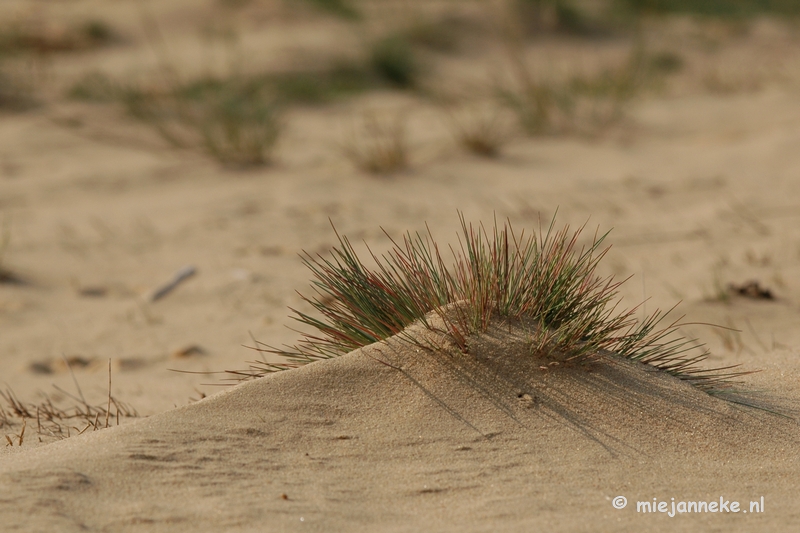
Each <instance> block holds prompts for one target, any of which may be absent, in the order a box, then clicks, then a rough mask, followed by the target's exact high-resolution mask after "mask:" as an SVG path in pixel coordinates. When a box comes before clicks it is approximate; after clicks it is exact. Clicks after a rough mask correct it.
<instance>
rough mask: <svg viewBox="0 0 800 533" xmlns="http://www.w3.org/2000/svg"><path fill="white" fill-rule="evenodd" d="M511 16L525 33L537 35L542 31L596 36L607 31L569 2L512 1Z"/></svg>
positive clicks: (558, 0) (567, 0)
mask: <svg viewBox="0 0 800 533" xmlns="http://www.w3.org/2000/svg"><path fill="white" fill-rule="evenodd" d="M512 4H514V5H513V6H512V7H513V15H514V16H515V17H516V18H517V19H518V21H519V23H520V24H521V25H522V26H523V30H524V31H525V33H529V34H537V33H540V32H542V31H543V30H547V31H553V32H558V33H565V34H569V35H581V36H589V35H597V34H602V33H605V32H606V31H607V30H606V28H604V27H603V25H602V24H600V22H599V21H597V20H593V19H592V18H591V17H589V16H588V15H587V13H585V12H584V10H583V9H581V7H580V6H579V5H578V2H571V1H570V0H513V2H512Z"/></svg>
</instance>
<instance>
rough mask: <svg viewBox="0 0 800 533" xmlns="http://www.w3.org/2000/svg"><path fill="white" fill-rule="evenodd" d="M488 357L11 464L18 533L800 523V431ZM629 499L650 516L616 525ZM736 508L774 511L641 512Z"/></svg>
mask: <svg viewBox="0 0 800 533" xmlns="http://www.w3.org/2000/svg"><path fill="white" fill-rule="evenodd" d="M415 328H417V329H418V328H419V326H412V328H411V333H412V334H415V335H418V336H420V335H423V336H424V335H425V333H424V332H421V331H418V330H417V331H415ZM471 352H472V353H471V354H460V353H459V352H457V351H452V350H440V351H437V352H436V353H434V352H432V351H428V350H424V349H421V348H419V347H417V346H414V345H411V344H408V343H407V342H404V341H402V340H399V339H398V338H392V339H389V340H388V341H386V342H382V343H377V344H373V345H370V346H367V347H365V348H362V349H360V350H356V351H354V352H352V353H350V354H347V355H345V356H342V357H341V358H338V359H333V360H327V361H322V362H318V363H314V364H311V365H308V366H305V367H302V368H299V369H296V370H291V371H286V372H280V373H277V374H273V375H270V376H267V377H266V378H263V379H259V380H255V381H252V382H248V383H244V384H242V385H239V386H237V387H235V388H232V389H230V390H228V391H225V392H222V393H220V394H217V395H215V396H212V397H210V398H208V399H205V400H203V401H200V402H198V403H196V404H193V405H190V406H186V407H182V408H179V409H175V410H173V411H169V412H166V413H163V414H160V415H157V416H153V417H151V418H148V419H144V420H141V421H139V422H135V423H132V424H129V425H126V426H121V427H117V428H113V429H110V430H104V431H101V432H97V433H94V434H89V435H83V436H81V437H77V438H73V439H69V440H66V441H61V442H58V443H55V444H52V445H48V446H44V447H41V448H37V449H34V450H30V451H28V452H23V453H17V454H6V455H3V456H0V502H1V503H2V505H0V522H1V523H3V524H4V530H6V531H14V530H20V531H23V530H24V531H44V530H53V531H55V530H58V531H84V530H91V531H220V530H228V531H230V530H237V531H238V530H241V531H295V530H297V531H301V530H309V531H420V530H426V531H490V530H491V531H532V530H533V529H534V528H544V529H546V530H549V531H601V530H613V531H645V530H647V531H651V530H652V531H661V530H663V531H683V530H685V531H690V530H694V531H696V530H698V529H697V528H698V527H700V528H705V527H712V526H713V527H714V528H716V527H726V528H737V527H747V528H749V529H750V530H755V529H753V528H756V529H758V530H765V531H766V530H770V528H778V529H772V530H775V531H777V530H780V527H781V526H782V525H785V524H787V523H791V521H793V520H797V519H798V518H800V505H797V504H796V503H794V502H792V501H790V500H789V498H790V497H791V495H792V494H793V491H792V490H788V489H789V488H790V487H791V486H792V485H793V484H794V485H796V483H797V482H796V479H797V476H798V474H800V465H798V460H797V457H796V454H795V453H794V451H793V450H796V449H797V446H798V443H800V431H798V426H797V423H796V422H795V421H794V420H790V419H787V418H781V417H776V416H774V415H770V414H768V413H764V412H760V411H755V410H752V409H745V408H739V407H737V406H734V405H732V404H730V403H727V402H724V401H722V400H719V399H716V398H712V397H710V396H708V395H706V394H704V393H702V392H699V391H696V390H694V389H693V388H691V387H690V386H688V385H687V384H685V383H683V382H680V381H679V380H677V379H674V378H672V377H670V376H667V375H664V374H663V373H660V372H654V371H652V369H650V368H649V367H645V366H644V365H640V364H637V363H631V362H629V361H623V360H619V359H616V358H614V357H612V356H604V357H602V358H601V359H600V360H598V361H596V362H594V363H592V364H589V365H585V366H578V367H574V368H569V367H565V366H564V365H548V364H547V361H543V360H542V359H539V358H535V357H533V356H531V355H529V354H528V353H527V351H526V350H525V338H524V334H523V332H521V331H519V330H508V329H505V327H501V326H497V327H493V328H492V329H491V330H490V331H489V333H488V334H487V335H485V336H482V337H480V338H478V339H475V341H474V342H473V343H472V345H471ZM543 362H544V365H543V364H542V363H543ZM541 366H545V367H547V368H548V370H542V369H541V368H540V367H541ZM797 370H798V369H797V367H796V366H795V367H794V368H791V369H788V370H787V371H786V372H785V373H784V375H783V377H782V379H796V378H797V376H798V371H797ZM284 495H285V497H284ZM617 495H625V496H626V497H627V498H628V500H629V501H632V502H634V503H633V505H632V506H631V505H630V504H629V507H628V508H626V509H622V510H615V509H614V508H613V507H612V506H611V501H610V498H613V497H615V496H617ZM720 496H723V497H725V498H726V499H737V500H741V501H750V500H752V499H757V498H759V497H761V496H764V497H765V499H766V501H768V502H769V509H768V511H767V512H765V513H763V514H759V515H742V514H739V515H737V514H703V515H693V516H691V517H690V518H687V517H682V519H681V517H676V518H674V519H669V518H668V517H667V516H666V515H663V514H654V515H642V514H641V513H636V510H635V500H637V499H640V500H648V499H650V500H651V499H652V498H659V499H666V501H670V498H672V497H674V498H676V499H715V498H718V497H720ZM567 510H570V511H569V512H565V511H567Z"/></svg>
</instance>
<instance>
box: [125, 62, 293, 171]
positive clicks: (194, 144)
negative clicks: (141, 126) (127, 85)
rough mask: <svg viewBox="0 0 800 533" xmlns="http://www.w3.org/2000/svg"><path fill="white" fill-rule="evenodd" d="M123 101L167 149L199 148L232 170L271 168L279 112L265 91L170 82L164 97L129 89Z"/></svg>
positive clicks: (229, 83)
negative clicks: (266, 166)
mask: <svg viewBox="0 0 800 533" xmlns="http://www.w3.org/2000/svg"><path fill="white" fill-rule="evenodd" d="M123 101H124V103H125V105H126V107H127V109H128V111H129V113H130V114H131V115H133V116H134V117H136V118H139V119H140V120H143V121H145V122H147V123H149V124H151V125H152V126H154V127H155V128H156V130H157V131H158V132H159V133H160V134H161V135H162V137H164V139H166V140H167V141H168V142H170V143H171V144H173V145H175V146H178V147H184V148H199V149H201V150H203V151H205V152H206V153H208V154H209V155H211V156H212V157H214V158H215V159H217V160H218V161H220V162H221V163H223V164H224V165H227V166H232V167H246V166H253V165H264V164H267V163H269V162H270V161H271V159H272V152H273V149H274V148H275V144H276V143H277V141H278V138H279V136H280V133H281V128H282V122H281V113H282V107H281V104H280V102H279V101H278V99H277V98H276V97H275V96H274V94H273V93H272V92H271V91H270V89H269V87H264V86H263V85H261V84H259V83H252V80H248V79H243V78H240V77H237V76H234V77H231V78H227V79H223V80H213V79H212V80H203V81H202V82H199V83H194V84H186V85H183V84H181V83H179V82H177V81H173V82H172V83H171V85H170V87H169V88H168V90H167V91H164V92H159V91H144V90H140V89H136V88H134V89H129V90H127V91H125V92H124V93H123Z"/></svg>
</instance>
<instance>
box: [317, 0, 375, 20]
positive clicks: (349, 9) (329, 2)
mask: <svg viewBox="0 0 800 533" xmlns="http://www.w3.org/2000/svg"><path fill="white" fill-rule="evenodd" d="M304 1H305V2H306V3H309V4H311V5H313V6H314V7H317V8H319V9H320V10H322V11H326V12H328V13H331V14H332V15H336V16H339V17H342V18H344V19H350V20H358V19H360V18H361V13H360V12H359V11H358V9H356V7H355V6H354V5H353V3H352V2H349V1H348V0H304Z"/></svg>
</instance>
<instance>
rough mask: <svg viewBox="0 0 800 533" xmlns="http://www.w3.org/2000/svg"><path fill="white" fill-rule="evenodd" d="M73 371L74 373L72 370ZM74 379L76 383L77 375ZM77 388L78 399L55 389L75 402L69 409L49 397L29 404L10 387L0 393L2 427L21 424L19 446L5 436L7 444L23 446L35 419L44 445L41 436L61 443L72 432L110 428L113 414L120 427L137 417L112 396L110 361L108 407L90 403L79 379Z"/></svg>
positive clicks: (78, 432) (18, 437) (134, 411)
mask: <svg viewBox="0 0 800 533" xmlns="http://www.w3.org/2000/svg"><path fill="white" fill-rule="evenodd" d="M71 372H72V370H71V369H70V373H71ZM72 377H73V380H74V379H75V376H74V374H73V376H72ZM75 386H76V388H77V396H76V395H74V394H71V393H69V392H67V391H65V390H63V389H62V388H60V387H58V386H56V385H53V388H55V389H56V390H57V391H58V392H59V393H60V394H61V395H63V396H65V397H66V398H68V399H69V400H71V401H73V402H74V403H73V404H72V405H71V406H69V407H61V406H59V405H57V404H58V403H59V402H57V401H54V400H53V398H52V397H50V396H49V395H45V396H44V399H43V400H41V401H40V402H38V403H30V402H23V401H22V400H20V399H19V398H18V397H17V395H16V394H15V393H14V391H13V390H11V389H10V388H7V389H6V390H5V391H0V399H2V400H3V402H2V403H0V428H5V427H9V428H11V427H14V426H16V425H18V424H19V423H20V421H21V424H22V428H21V430H20V432H19V434H16V435H14V437H16V441H17V443H16V444H14V439H12V438H11V436H9V435H6V442H7V443H8V444H7V445H8V446H15V445H16V446H22V443H23V441H24V436H25V429H26V428H27V426H28V421H29V420H36V432H37V434H38V435H39V441H40V442H42V437H45V438H51V439H55V440H61V439H65V438H68V437H70V436H72V435H73V431H74V432H75V433H77V434H78V435H80V434H82V433H84V432H86V431H87V430H89V429H90V428H91V429H92V431H97V430H99V429H103V428H104V427H105V428H107V427H109V426H110V417H111V416H112V413H113V414H114V416H115V418H116V423H117V425H119V423H120V417H126V418H128V417H136V416H138V414H137V413H136V410H135V409H134V408H133V407H131V406H130V405H128V404H126V403H123V402H121V401H119V400H118V399H117V398H115V397H114V396H112V395H111V361H110V360H109V368H108V397H107V400H106V405H105V406H102V405H92V404H90V403H88V402H87V401H86V399H85V398H84V395H83V391H82V390H81V388H80V386H79V385H78V382H77V380H75ZM101 417H103V418H104V419H105V424H103V423H101V422H100V419H101ZM76 424H77V425H76ZM78 426H82V427H78Z"/></svg>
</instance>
